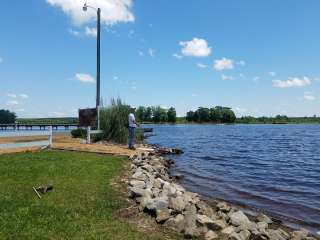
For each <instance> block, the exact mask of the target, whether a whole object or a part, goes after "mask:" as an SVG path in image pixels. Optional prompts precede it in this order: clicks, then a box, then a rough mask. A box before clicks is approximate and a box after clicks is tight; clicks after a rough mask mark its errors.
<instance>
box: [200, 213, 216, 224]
mask: <svg viewBox="0 0 320 240" xmlns="http://www.w3.org/2000/svg"><path fill="white" fill-rule="evenodd" d="M197 223H198V224H199V225H200V226H203V225H209V224H212V223H213V220H212V219H211V218H209V217H208V216H206V215H201V214H197Z"/></svg>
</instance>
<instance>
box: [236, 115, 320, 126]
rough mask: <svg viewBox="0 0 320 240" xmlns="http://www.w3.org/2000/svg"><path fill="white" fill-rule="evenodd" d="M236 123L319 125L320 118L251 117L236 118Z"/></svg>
mask: <svg viewBox="0 0 320 240" xmlns="http://www.w3.org/2000/svg"><path fill="white" fill-rule="evenodd" d="M236 122H237V123H243V124H290V123H320V117H319V116H316V115H314V116H313V117H288V116H286V115H277V116H275V117H253V116H243V117H240V118H237V121H236Z"/></svg>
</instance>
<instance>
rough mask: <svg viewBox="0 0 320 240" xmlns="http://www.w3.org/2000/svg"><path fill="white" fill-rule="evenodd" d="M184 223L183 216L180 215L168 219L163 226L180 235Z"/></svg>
mask: <svg viewBox="0 0 320 240" xmlns="http://www.w3.org/2000/svg"><path fill="white" fill-rule="evenodd" d="M184 222H185V221H184V216H183V215H182V214H178V215H177V216H176V217H174V218H169V219H168V220H167V221H166V222H165V224H164V226H166V227H167V228H170V229H172V230H175V231H177V232H179V233H180V232H182V231H183V230H184Z"/></svg>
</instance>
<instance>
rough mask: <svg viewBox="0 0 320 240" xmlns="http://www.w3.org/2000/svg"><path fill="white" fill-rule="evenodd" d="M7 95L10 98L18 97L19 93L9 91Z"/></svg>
mask: <svg viewBox="0 0 320 240" xmlns="http://www.w3.org/2000/svg"><path fill="white" fill-rule="evenodd" d="M7 96H8V97H10V98H16V97H17V94H14V93H7Z"/></svg>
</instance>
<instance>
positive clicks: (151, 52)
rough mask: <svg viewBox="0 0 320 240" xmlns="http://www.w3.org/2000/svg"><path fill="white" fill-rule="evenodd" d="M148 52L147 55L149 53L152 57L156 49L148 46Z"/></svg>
mask: <svg viewBox="0 0 320 240" xmlns="http://www.w3.org/2000/svg"><path fill="white" fill-rule="evenodd" d="M148 53H149V55H150V56H151V57H154V56H155V54H156V50H155V49H153V48H149V50H148Z"/></svg>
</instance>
